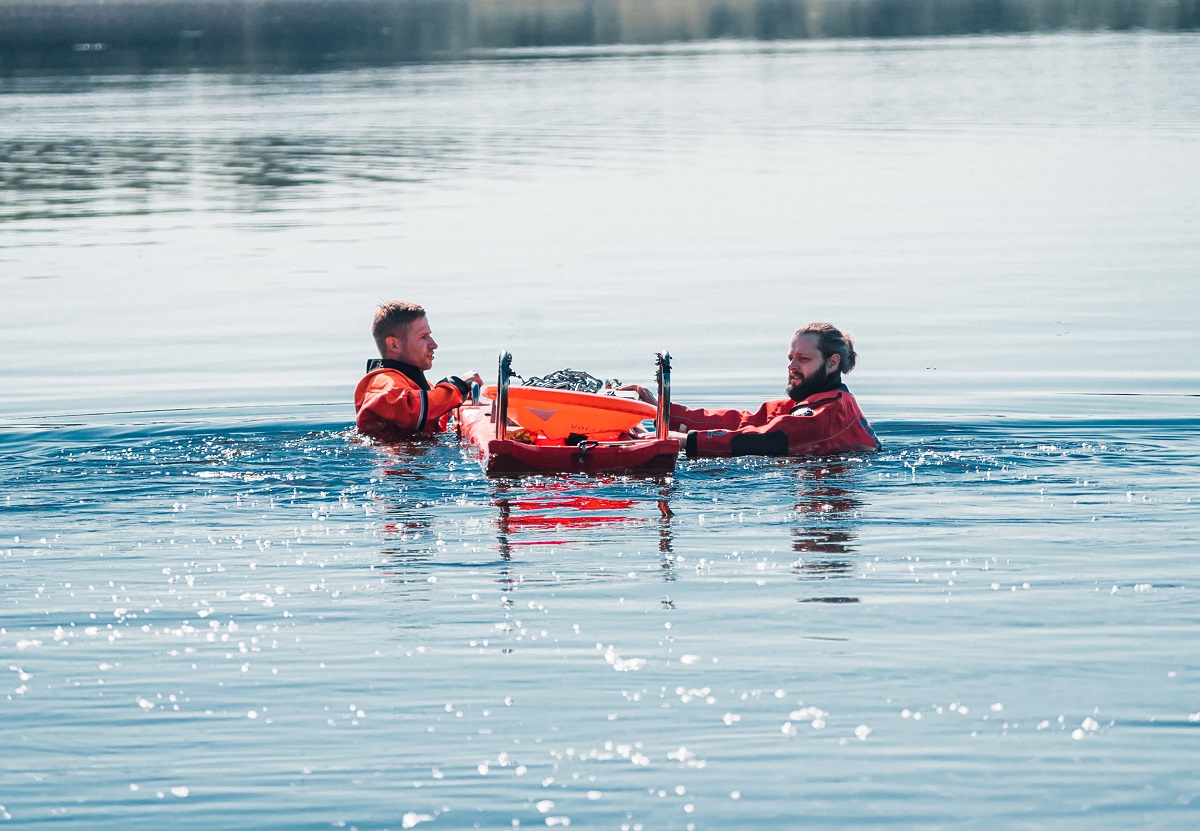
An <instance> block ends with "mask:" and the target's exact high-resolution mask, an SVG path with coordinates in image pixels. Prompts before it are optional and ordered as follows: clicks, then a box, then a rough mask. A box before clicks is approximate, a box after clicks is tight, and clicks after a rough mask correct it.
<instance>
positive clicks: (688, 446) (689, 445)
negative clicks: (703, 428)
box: [683, 430, 697, 458]
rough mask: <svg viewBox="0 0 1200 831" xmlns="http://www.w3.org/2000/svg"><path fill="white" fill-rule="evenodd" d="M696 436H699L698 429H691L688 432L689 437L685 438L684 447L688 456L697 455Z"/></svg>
mask: <svg viewBox="0 0 1200 831" xmlns="http://www.w3.org/2000/svg"><path fill="white" fill-rule="evenodd" d="M696 438H697V433H696V431H695V430H689V431H688V434H687V439H685V440H684V446H683V449H684V450H685V451H686V452H687V455H688V458H691V457H693V456H695V455H696Z"/></svg>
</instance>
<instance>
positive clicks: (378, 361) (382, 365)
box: [367, 358, 431, 390]
mask: <svg viewBox="0 0 1200 831" xmlns="http://www.w3.org/2000/svg"><path fill="white" fill-rule="evenodd" d="M375 369H394V370H396V371H397V372H402V373H404V374H405V375H406V376H407V377H408V379H409V380H410V381H412V382H413V383H414V384H416V385H417V386H418V387H420V388H421V389H423V390H428V389H431V387H430V386H429V381H428V380H427V379H426V378H425V373H424V372H423V371H421V370H419V369H417V368H416V367H415V366H413V365H412V364H406V363H404V361H393V360H392V359H391V358H372V359H371V361H370V362H369V363H368V365H367V371H368V372H370V371H371V370H375Z"/></svg>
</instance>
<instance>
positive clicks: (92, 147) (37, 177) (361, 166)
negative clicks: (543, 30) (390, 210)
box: [0, 99, 467, 220]
mask: <svg viewBox="0 0 1200 831" xmlns="http://www.w3.org/2000/svg"><path fill="white" fill-rule="evenodd" d="M114 105H115V106H117V107H128V106H129V105H130V102H129V101H128V100H126V99H122V100H120V101H114ZM2 112H3V110H0V113H2ZM158 117H161V116H158ZM203 129H204V126H203V125H201V126H199V130H201V131H202V130H203ZM238 129H239V130H240V129H242V128H238ZM465 152H467V151H466V150H465V149H464V148H463V146H462V141H461V139H460V138H458V137H455V136H449V135H440V134H436V133H435V134H427V133H425V132H424V131H422V133H421V134H420V135H415V136H407V137H405V136H395V135H388V136H378V137H373V138H362V137H357V138H354V139H346V140H341V139H339V140H334V139H332V138H330V137H329V136H324V135H317V134H312V133H308V134H289V135H287V136H281V135H273V134H265V135H242V136H238V137H235V138H232V139H231V138H229V137H227V136H216V135H210V136H203V137H202V138H201V139H199V140H198V139H197V137H196V136H195V135H184V134H182V133H174V132H172V133H168V134H166V135H157V136H154V137H152V138H144V137H126V136H123V135H121V136H103V137H79V136H69V137H68V136H61V137H48V138H40V139H37V140H32V139H29V138H28V137H21V138H7V139H5V138H0V220H15V219H62V218H70V217H78V216H94V215H101V216H107V215H134V214H143V213H151V212H156V213H157V212H163V211H169V210H172V209H174V210H181V211H182V210H189V209H192V208H194V207H195V204H196V199H197V196H198V195H199V194H203V193H204V192H209V193H211V195H212V198H213V200H214V201H217V202H220V203H224V204H230V205H231V207H234V208H236V209H239V210H245V211H261V210H269V209H271V208H272V207H274V205H273V203H274V202H277V201H280V200H283V199H286V198H288V197H289V196H290V195H291V194H292V192H294V191H295V190H296V189H300V188H306V187H316V186H329V185H333V186H336V187H341V188H347V187H349V188H361V187H369V186H370V185H372V184H379V183H391V184H404V183H420V182H424V181H427V180H428V179H430V178H433V177H435V176H438V175H445V171H446V170H448V169H454V168H455V167H456V161H455V160H456V158H457V157H459V156H462V155H463V153H465ZM152 197H153V201H151V198H152ZM231 199H232V202H231V201H230V200H231ZM175 200H178V204H177V205H175V206H174V207H172V205H171V202H173V201H175Z"/></svg>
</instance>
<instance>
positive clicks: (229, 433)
mask: <svg viewBox="0 0 1200 831" xmlns="http://www.w3.org/2000/svg"><path fill="white" fill-rule="evenodd" d="M1196 46H1197V41H1196V38H1195V37H1194V36H1150V35H1121V36H1115V35H1114V36H1061V37H1039V38H1028V39H1023V38H1011V39H1004V38H970V39H961V40H946V41H898V42H887V43H877V42H868V41H862V42H844V43H837V44H829V43H817V44H803V45H801V44H789V43H780V44H768V45H763V44H744V43H727V44H719V45H715V46H711V47H703V48H699V47H689V48H683V47H680V48H666V49H654V50H630V49H620V50H580V51H575V52H571V53H561V54H560V53H528V54H527V53H517V54H504V55H494V56H491V57H490V58H489V59H487V60H475V61H469V62H462V63H449V64H438V65H430V66H407V67H398V68H391V69H375V70H362V71H342V72H328V73H319V74H307V75H288V76H261V75H256V76H246V75H222V74H207V73H193V74H187V75H161V76H151V77H104V78H62V77H58V78H53V79H22V80H7V81H5V82H4V85H3V87H0V93H2V94H0V176H2V177H3V182H4V188H3V190H0V285H2V287H3V289H2V290H3V295H2V296H3V301H4V302H3V303H2V304H0V371H2V373H3V384H2V385H0V482H2V483H3V491H2V493H0V586H2V587H3V592H2V598H3V600H2V605H0V656H2V658H3V660H0V679H4V684H3V685H2V686H0V714H2V720H0V725H2V730H3V740H4V744H5V748H6V750H7V752H6V753H5V754H4V761H3V762H0V806H3V807H2V808H0V817H4V818H5V819H7V820H8V821H9V822H11V823H12V824H14V825H15V827H26V826H28V827H33V826H35V825H36V826H38V827H46V828H56V827H60V826H66V825H68V824H71V825H76V826H78V825H82V826H85V827H88V828H96V829H109V828H111V829H129V828H143V827H144V828H160V827H170V828H179V829H189V828H196V829H201V828H203V829H211V828H247V827H254V828H266V829H272V828H278V829H297V828H314V829H315V828H329V827H346V828H349V827H356V828H363V829H368V828H370V829H382V828H390V829H396V828H405V827H416V826H422V827H430V828H433V827H444V828H463V827H482V828H512V827H516V826H518V825H519V826H524V827H531V826H534V827H546V826H551V827H555V826H559V827H561V826H565V825H566V824H567V823H568V822H569V823H570V825H572V826H576V827H604V828H629V829H633V828H644V829H651V828H684V829H686V828H693V827H694V828H706V827H707V828H728V827H800V826H817V827H825V826H847V827H862V826H878V825H885V824H890V825H900V826H903V827H930V828H944V827H951V826H953V827H978V828H994V827H1021V828H1044V827H1056V828H1059V827H1070V828H1087V829H1093V828H1128V827H1130V826H1131V825H1133V826H1155V827H1188V826H1190V825H1191V824H1193V822H1194V817H1195V816H1196V810H1197V800H1198V799H1200V780H1197V778H1196V775H1195V772H1194V771H1195V768H1196V765H1195V761H1196V757H1195V751H1194V745H1195V737H1196V732H1195V731H1196V730H1197V728H1198V727H1200V712H1198V711H1200V703H1198V702H1200V697H1198V693H1197V691H1198V681H1200V675H1198V671H1197V666H1196V661H1195V657H1194V654H1193V653H1194V649H1192V645H1191V642H1192V638H1191V635H1192V633H1194V632H1195V631H1196V627H1197V624H1198V623H1200V621H1198V620H1197V612H1196V608H1197V606H1196V603H1195V602H1194V600H1195V596H1196V592H1197V588H1198V582H1200V573H1198V572H1197V569H1196V567H1195V564H1194V556H1193V555H1194V553H1195V550H1196V546H1197V539H1198V537H1200V526H1198V523H1197V519H1196V510H1195V504H1194V500H1195V499H1196V497H1197V496H1198V494H1197V488H1196V482H1197V481H1200V478H1198V475H1197V474H1198V473H1200V469H1198V467H1197V463H1196V461H1195V460H1196V455H1197V451H1198V450H1200V447H1198V441H1197V428H1198V427H1200V412H1198V411H1197V404H1196V402H1197V395H1198V394H1200V389H1198V388H1197V367H1196V363H1195V359H1194V357H1193V356H1194V355H1195V354H1197V346H1198V344H1197V338H1198V336H1197V334H1196V329H1195V326H1194V321H1195V310H1196V309H1197V308H1200V304H1198V302H1197V300H1198V298H1197V295H1196V293H1197V288H1196V286H1197V285H1198V283H1197V280H1196V279H1195V278H1196V277H1197V274H1196V263H1198V262H1200V234H1197V233H1196V230H1197V228H1196V219H1197V216H1196V210H1197V208H1196V194H1197V193H1200V187H1198V186H1200V162H1197V159H1200V153H1197V150H1198V147H1197V144H1198V141H1197V138H1196V137H1197V136H1198V135H1200V132H1198V131H1197V127H1200V97H1198V95H1197V92H1196V90H1195V85H1194V84H1193V83H1192V80H1193V79H1194V78H1195V77H1196V74H1197V70H1198V69H1200V67H1198V66H1197V63H1198V61H1200V50H1197V49H1196ZM390 297H402V298H407V299H413V300H417V301H420V302H422V303H424V304H425V305H426V307H427V308H428V309H429V310H430V315H431V320H432V322H433V326H434V331H435V333H436V335H437V336H438V338H439V340H440V342H441V343H442V348H441V349H440V350H439V353H438V359H437V363H436V365H435V374H436V373H438V372H441V373H452V372H458V371H462V370H464V369H467V368H479V369H481V370H482V371H484V372H485V374H486V373H489V372H490V371H492V367H493V366H494V359H495V354H496V352H497V351H498V350H499V349H501V348H506V349H511V350H512V351H513V353H514V355H515V364H516V367H517V369H518V371H520V372H522V373H523V374H527V375H528V374H541V373H544V372H547V371H550V370H553V369H556V368H559V367H563V366H575V367H576V368H582V369H587V370H589V371H591V372H593V373H595V374H597V375H602V376H604V377H614V376H616V377H620V378H622V379H625V380H629V381H642V382H647V381H648V380H649V379H650V377H651V374H652V368H653V353H654V351H655V350H657V349H662V348H664V347H665V348H669V349H670V350H671V351H672V353H673V355H674V356H675V368H676V371H675V391H676V397H677V399H679V400H683V401H687V402H689V403H695V404H719V403H722V404H723V403H728V404H737V405H754V404H757V403H758V402H760V401H762V400H764V399H765V398H770V397H775V396H777V395H778V394H779V390H780V388H781V387H782V385H783V377H782V376H783V372H782V370H783V364H784V353H785V349H786V343H787V340H788V335H789V333H790V332H791V330H792V329H793V328H795V327H796V326H797V325H799V324H800V323H802V322H805V321H808V320H812V319H830V320H833V321H835V322H836V323H838V324H839V325H842V326H845V327H846V328H848V329H850V330H851V331H853V332H854V333H855V334H856V335H857V338H858V345H859V351H860V353H861V356H860V366H859V368H858V369H857V370H856V371H855V373H854V374H853V375H851V376H850V377H849V378H848V379H847V380H848V382H849V383H850V385H851V387H852V388H853V389H854V390H855V392H856V394H857V395H858V397H859V399H860V402H861V403H862V405H863V407H864V409H865V410H866V411H867V413H868V415H869V416H871V418H872V420H873V422H874V423H875V427H876V428H877V430H878V432H879V433H880V436H881V438H882V440H883V442H884V450H883V451H882V452H881V453H879V454H876V455H869V456H861V457H859V456H853V457H847V458H838V459H829V460H775V459H741V460H706V461H696V462H691V461H686V460H684V461H681V463H680V466H679V469H678V470H677V472H676V474H675V475H674V476H672V477H666V478H661V479H624V478H620V477H610V478H600V479H578V478H568V479H555V478H530V479H520V480H488V479H486V478H485V477H484V476H483V475H482V473H481V472H480V470H479V467H478V465H477V464H475V462H474V461H473V460H471V459H470V458H469V457H468V456H466V455H465V454H464V452H463V451H462V450H461V449H460V448H459V447H458V445H457V443H456V442H455V441H454V439H453V437H452V436H447V437H444V438H443V439H440V440H438V441H434V442H431V443H425V444H411V445H404V446H400V447H397V448H382V447H378V446H375V445H372V444H370V443H367V442H364V441H363V440H361V439H360V438H358V437H357V436H356V435H355V434H354V433H353V431H352V430H350V429H349V425H350V422H351V418H352V413H351V409H350V406H349V404H348V398H349V392H350V388H351V386H352V384H353V383H354V381H355V380H356V379H357V377H358V373H359V372H360V371H361V367H362V360H363V358H365V357H367V355H368V354H369V353H370V347H371V343H370V339H369V335H368V332H367V322H368V319H369V315H370V311H371V308H372V305H373V304H374V303H375V302H377V301H378V300H380V299H384V298H390ZM5 676H7V678H5Z"/></svg>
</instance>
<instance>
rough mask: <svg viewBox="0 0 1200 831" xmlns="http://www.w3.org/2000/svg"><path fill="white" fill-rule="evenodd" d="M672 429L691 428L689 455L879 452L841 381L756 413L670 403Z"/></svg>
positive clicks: (688, 439)
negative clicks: (807, 395) (796, 400)
mask: <svg viewBox="0 0 1200 831" xmlns="http://www.w3.org/2000/svg"><path fill="white" fill-rule="evenodd" d="M671 429H672V430H687V431H688V435H687V441H686V442H685V445H684V446H685V448H686V449H687V454H688V456H691V457H695V456H747V455H756V456H832V455H835V454H838V453H854V452H861V451H866V450H878V449H879V447H880V444H879V439H877V438H876V437H875V431H874V430H873V429H871V425H870V424H868V423H867V418H866V416H864V415H863V413H862V410H860V409H859V408H858V402H857V401H855V400H854V396H853V395H851V394H850V390H848V389H846V387H845V386H844V385H842V384H839V385H838V386H837V387H835V388H834V389H831V390H829V391H827V392H818V393H815V394H813V395H810V396H809V397H808V398H807V399H805V400H804V401H801V402H800V403H796V402H795V401H792V400H791V399H790V398H785V399H783V400H782V401H768V402H766V403H765V404H763V405H762V406H761V407H759V408H758V411H757V412H753V413H751V412H749V411H747V410H692V409H689V408H687V407H684V406H681V405H679V404H672V405H671Z"/></svg>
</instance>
